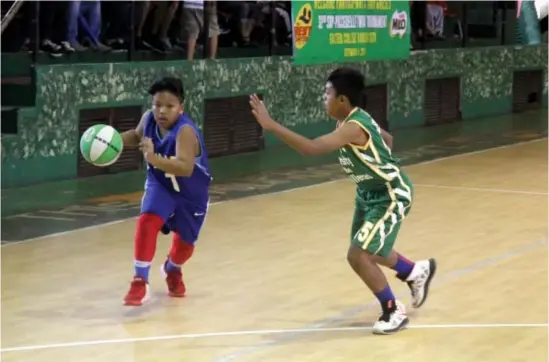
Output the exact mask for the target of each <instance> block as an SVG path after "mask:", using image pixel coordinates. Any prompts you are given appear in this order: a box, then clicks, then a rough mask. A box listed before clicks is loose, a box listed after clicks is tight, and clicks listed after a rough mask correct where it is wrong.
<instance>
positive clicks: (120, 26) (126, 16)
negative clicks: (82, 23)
mask: <svg viewBox="0 0 549 362" xmlns="http://www.w3.org/2000/svg"><path fill="white" fill-rule="evenodd" d="M135 6H138V5H135ZM136 12H138V10H136ZM101 14H102V18H103V23H104V24H105V25H106V31H105V39H123V40H125V41H129V40H130V39H129V37H130V35H131V33H130V21H131V18H130V17H131V3H130V2H129V1H102V2H101Z"/></svg>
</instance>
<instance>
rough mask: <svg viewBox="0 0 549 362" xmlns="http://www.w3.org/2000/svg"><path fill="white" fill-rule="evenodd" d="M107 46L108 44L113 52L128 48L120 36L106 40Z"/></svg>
mask: <svg viewBox="0 0 549 362" xmlns="http://www.w3.org/2000/svg"><path fill="white" fill-rule="evenodd" d="M107 46H109V47H110V48H111V49H112V51H113V52H120V51H124V50H126V49H128V46H127V44H126V43H125V42H124V39H120V38H118V39H110V40H107Z"/></svg>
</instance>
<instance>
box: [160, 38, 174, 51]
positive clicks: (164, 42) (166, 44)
mask: <svg viewBox="0 0 549 362" xmlns="http://www.w3.org/2000/svg"><path fill="white" fill-rule="evenodd" d="M158 45H159V46H161V47H162V50H163V51H165V52H171V51H172V50H173V46H172V43H171V42H170V39H168V38H161V39H160V41H159V43H158Z"/></svg>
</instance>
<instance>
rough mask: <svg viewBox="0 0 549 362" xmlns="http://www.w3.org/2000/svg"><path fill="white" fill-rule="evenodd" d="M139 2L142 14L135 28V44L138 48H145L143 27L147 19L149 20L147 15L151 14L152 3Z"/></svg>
mask: <svg viewBox="0 0 549 362" xmlns="http://www.w3.org/2000/svg"><path fill="white" fill-rule="evenodd" d="M138 4H139V7H140V10H141V11H140V14H141V16H140V17H139V24H138V25H137V28H136V30H135V38H136V39H135V40H136V42H135V44H136V46H137V48H138V49H143V48H144V47H145V42H144V41H143V27H144V26H145V21H146V20H147V16H148V15H149V10H150V8H151V4H150V1H142V2H139V3H138Z"/></svg>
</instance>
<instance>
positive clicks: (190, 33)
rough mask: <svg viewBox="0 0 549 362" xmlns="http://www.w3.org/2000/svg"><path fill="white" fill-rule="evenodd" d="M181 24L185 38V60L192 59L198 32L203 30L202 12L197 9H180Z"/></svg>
mask: <svg viewBox="0 0 549 362" xmlns="http://www.w3.org/2000/svg"><path fill="white" fill-rule="evenodd" d="M182 10H183V11H182V14H181V17H182V24H183V26H184V32H185V35H186V38H187V60H193V59H194V52H195V49H196V40H197V39H198V35H199V34H200V30H201V29H202V28H203V27H202V24H203V22H204V11H203V10H198V9H186V8H183V9H182Z"/></svg>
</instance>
